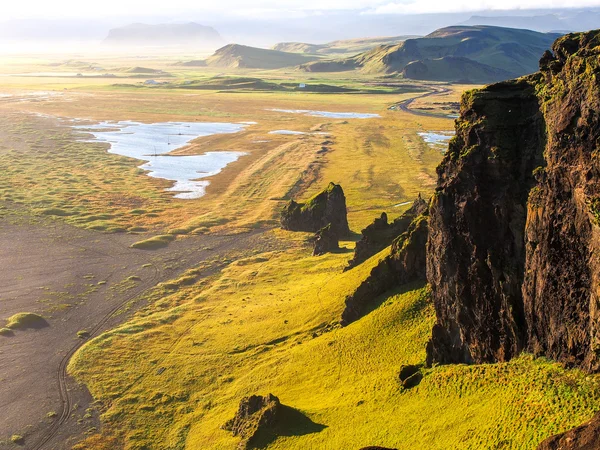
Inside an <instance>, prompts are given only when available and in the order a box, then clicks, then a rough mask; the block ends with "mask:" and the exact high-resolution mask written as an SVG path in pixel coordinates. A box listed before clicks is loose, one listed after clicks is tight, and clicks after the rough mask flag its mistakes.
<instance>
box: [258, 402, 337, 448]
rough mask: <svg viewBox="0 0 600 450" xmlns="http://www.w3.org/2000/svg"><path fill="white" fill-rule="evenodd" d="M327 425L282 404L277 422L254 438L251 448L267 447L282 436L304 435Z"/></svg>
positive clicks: (316, 431) (317, 431) (318, 430)
mask: <svg viewBox="0 0 600 450" xmlns="http://www.w3.org/2000/svg"><path fill="white" fill-rule="evenodd" d="M325 428H327V425H322V424H320V423H315V422H313V421H312V420H310V418H309V417H307V416H305V415H304V414H303V413H302V412H300V411H298V410H297V409H294V408H291V407H290V406H286V405H281V413H280V416H279V419H278V420H277V424H276V425H275V426H274V427H273V428H271V429H263V430H261V431H260V432H259V433H258V435H257V436H256V437H255V438H254V439H253V442H252V447H251V448H257V449H258V448H265V447H267V446H268V445H269V444H271V443H273V442H274V441H275V439H277V438H278V437H280V436H304V435H306V434H312V433H319V432H320V431H323V430H324V429H325Z"/></svg>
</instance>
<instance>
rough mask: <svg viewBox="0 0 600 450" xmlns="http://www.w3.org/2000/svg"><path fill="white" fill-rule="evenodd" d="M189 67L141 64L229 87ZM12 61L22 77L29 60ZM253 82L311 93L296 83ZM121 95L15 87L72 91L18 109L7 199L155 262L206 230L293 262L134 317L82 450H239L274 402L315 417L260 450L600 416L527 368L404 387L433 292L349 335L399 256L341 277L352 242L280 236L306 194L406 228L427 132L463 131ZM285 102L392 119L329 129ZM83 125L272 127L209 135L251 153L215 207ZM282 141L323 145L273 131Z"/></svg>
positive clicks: (20, 85)
mask: <svg viewBox="0 0 600 450" xmlns="http://www.w3.org/2000/svg"><path fill="white" fill-rule="evenodd" d="M101 62H103V63H104V64H107V63H108V65H111V66H113V67H116V66H132V65H139V64H138V63H135V64H134V62H132V61H112V60H110V61H101ZM173 62H174V61H173V60H169V61H164V60H162V61H161V60H158V59H157V60H155V61H153V60H149V61H145V62H144V64H143V65H144V66H150V67H154V68H160V69H163V70H165V71H169V72H170V73H172V74H173V75H174V77H175V79H176V80H179V81H182V80H186V79H203V78H206V79H208V78H210V77H212V76H214V75H216V72H211V71H207V72H206V71H201V70H199V69H190V70H186V71H184V70H183V69H181V68H174V67H173V66H172V65H171V64H172V63H173ZM14 64H15V66H14V67H13V66H11V67H13V69H14V71H15V73H18V70H21V69H22V67H20V66H18V64H21V65H22V64H23V62H22V61H21V62H15V63H14ZM28 64H30V65H36V64H37V65H38V66H41V65H43V64H45V62H43V61H40V60H36V61H32V62H29V63H28ZM36 67H37V66H36ZM11 70H12V69H11ZM238 75H252V76H256V77H260V78H262V79H264V80H267V81H294V82H300V81H306V79H307V76H306V74H299V73H296V72H294V71H268V72H266V71H262V72H261V71H256V72H253V73H250V74H248V73H246V72H241V73H239V74H238ZM345 76H347V75H345ZM149 78H151V77H149ZM3 81H4V80H3ZM309 81H310V82H314V83H329V84H335V85H344V86H349V87H359V86H364V84H365V83H368V82H370V80H366V79H363V78H361V77H360V76H358V75H357V76H349V77H348V78H344V79H340V78H339V77H337V75H331V74H329V75H327V74H325V75H319V76H318V77H314V78H313V79H312V80H309ZM371 81H372V80H371ZM118 82H119V83H125V84H130V86H113V85H112V84H114V83H115V80H107V79H92V80H87V79H85V80H77V79H71V78H69V79H57V78H48V79H38V78H27V77H15V78H7V81H6V82H5V83H4V86H3V89H4V91H6V92H12V93H23V92H28V91H31V90H56V91H57V92H60V95H57V96H56V97H52V98H51V99H49V100H47V101H23V102H10V101H4V100H1V99H0V108H1V109H2V110H3V114H2V115H1V116H0V131H1V133H0V135H1V136H2V138H1V139H0V165H2V167H3V172H2V175H1V176H0V200H1V201H3V204H5V205H8V206H10V207H11V208H10V210H11V211H13V210H17V211H24V212H25V213H27V214H31V215H34V216H35V215H45V216H51V217H54V218H55V219H56V220H61V221H66V222H68V223H71V224H73V225H75V226H78V227H84V228H89V229H92V230H95V231H97V232H98V233H106V232H129V233H142V234H143V235H141V236H140V241H139V242H138V243H137V244H134V247H137V248H142V249H148V250H151V249H153V248H157V247H160V246H164V245H168V244H169V242H171V241H172V240H173V239H175V238H177V239H185V236H186V235H188V234H203V233H211V232H227V233H242V232H246V231H249V230H253V229H257V228H264V229H265V230H266V231H265V232H266V233H269V234H271V235H272V237H273V238H274V239H277V240H279V241H280V242H283V243H285V245H284V246H283V247H284V248H286V250H283V251H274V252H273V251H272V252H268V253H260V252H259V251H257V253H256V254H255V255H254V256H253V257H250V258H246V259H242V260H234V261H223V262H222V265H223V267H224V268H223V270H222V271H220V272H217V273H216V274H213V275H211V276H209V277H203V275H202V273H203V269H202V268H196V269H195V270H194V269H192V270H190V271H189V272H188V273H186V274H184V275H183V276H181V277H180V278H178V279H175V280H171V281H169V282H167V283H163V284H160V285H158V286H156V287H155V288H154V289H153V290H151V291H150V292H147V293H146V294H145V295H144V296H143V298H141V299H139V301H140V302H141V303H139V304H144V305H146V306H144V307H143V308H142V309H141V310H140V311H139V312H137V313H136V314H135V315H134V316H133V317H132V318H131V320H128V321H126V322H125V323H123V324H122V325H120V326H119V327H117V328H116V329H114V330H111V331H109V332H107V333H104V334H102V335H101V336H99V337H97V338H95V339H93V340H91V341H90V342H88V343H87V344H86V345H85V346H84V347H83V348H82V349H81V350H80V351H79V352H77V353H76V355H75V357H74V358H73V359H72V360H71V363H70V365H69V372H70V373H71V374H72V375H73V376H74V377H75V379H76V380H77V381H78V382H80V383H84V384H85V385H86V386H87V387H88V388H89V390H90V392H91V393H92V395H93V396H94V398H95V399H96V400H97V402H96V405H95V408H96V409H98V410H99V411H100V413H101V420H102V427H101V428H100V429H99V430H90V431H89V433H88V436H87V437H86V438H85V440H84V441H83V442H81V443H80V444H79V445H78V448H80V449H83V448H85V449H94V450H96V449H107V450H108V449H115V448H125V449H183V448H188V449H194V450H195V449H233V448H236V446H237V443H238V438H235V437H233V436H232V435H231V433H229V432H227V431H225V430H223V429H221V426H222V425H223V424H224V423H225V422H226V421H227V420H228V419H230V418H231V417H232V416H233V415H234V413H235V411H236V409H237V405H238V403H239V400H240V399H241V398H242V397H243V396H246V395H251V394H267V393H272V394H274V395H276V396H278V397H279V398H280V399H281V401H282V403H283V404H285V405H287V406H289V407H291V408H293V409H294V410H295V411H296V413H297V414H296V415H294V416H293V417H288V418H286V419H285V420H282V422H281V423H279V424H278V428H277V430H276V435H265V436H262V438H261V439H262V441H261V442H260V443H259V444H260V446H262V448H271V449H319V450H321V449H332V450H337V449H353V448H355V449H358V448H360V447H362V446H367V445H382V446H387V447H393V448H418V449H448V448H460V449H467V448H472V449H479V448H495V449H500V448H502V449H509V448H514V449H523V448H525V449H530V448H535V446H536V445H537V443H539V441H540V440H542V439H543V438H545V437H547V436H548V435H550V434H553V433H555V432H558V431H561V430H565V429H567V428H570V427H572V426H575V425H578V424H580V423H581V422H582V421H584V420H585V419H588V418H589V417H591V415H592V414H593V412H594V411H595V408H596V406H595V405H596V404H597V402H598V400H599V397H600V388H599V385H598V380H597V378H596V377H594V376H586V375H585V374H583V373H581V372H579V371H577V370H565V369H563V368H561V367H559V366H558V365H557V364H554V363H552V362H549V361H546V360H543V359H534V358H533V357H531V356H529V355H524V356H522V357H520V358H518V359H516V360H514V361H512V362H510V363H505V364H493V365H481V366H464V365H458V366H443V367H434V368H431V369H425V368H422V369H421V370H422V371H423V373H424V375H425V377H424V379H423V381H422V382H421V383H420V384H419V385H418V386H417V387H415V388H412V389H410V390H405V389H404V388H403V387H402V386H401V384H400V382H399V380H398V371H399V369H400V366H401V365H403V364H423V363H424V360H425V344H426V342H427V340H428V338H429V336H430V333H431V327H432V325H433V322H434V312H433V307H432V305H431V302H430V300H429V295H428V288H427V286H425V285H423V284H418V283H417V284H411V285H407V286H404V287H402V288H400V289H397V290H395V291H392V292H389V293H387V294H386V295H384V296H382V297H381V298H380V299H378V300H379V302H376V303H380V306H378V307H377V308H376V309H374V310H373V311H372V312H371V313H370V314H368V315H367V316H366V317H364V318H362V319H361V320H359V321H357V322H355V323H353V324H351V325H350V326H348V327H346V328H341V327H340V326H339V325H338V320H339V319H340V315H341V312H342V310H343V307H344V299H345V297H346V296H347V295H349V294H351V293H352V292H353V290H354V289H355V288H356V287H357V286H358V285H359V284H360V282H361V281H362V280H363V279H365V278H366V276H367V275H368V274H369V272H370V270H371V268H372V267H373V266H374V265H375V264H376V263H377V261H378V260H379V259H380V258H381V257H383V256H384V255H385V254H386V252H387V251H388V250H384V251H383V252H382V253H380V254H379V255H376V256H375V257H373V258H371V259H370V260H368V261H367V262H365V263H363V264H362V265H360V266H358V267H356V268H355V269H352V270H351V271H348V272H342V269H343V268H344V267H345V265H346V264H347V261H348V259H349V258H350V256H351V253H350V252H351V250H352V248H353V246H354V243H353V242H352V241H346V242H342V247H343V249H342V251H341V252H339V253H335V254H328V255H325V256H321V257H313V256H310V254H311V249H310V246H309V244H308V238H309V235H308V234H303V233H288V232H283V231H281V230H278V229H276V228H275V229H273V227H276V226H277V222H278V217H279V211H280V209H281V207H282V206H283V204H284V203H285V202H286V201H287V200H288V199H289V198H292V197H293V198H297V199H299V200H302V199H306V198H308V197H309V196H311V195H313V194H315V193H316V192H318V191H319V190H321V189H322V188H324V187H325V186H326V185H327V184H328V183H329V182H330V181H333V182H336V183H340V184H341V185H342V187H343V189H344V191H345V194H346V198H347V206H348V211H349V216H348V219H349V223H350V227H351V229H352V230H353V231H355V232H360V230H361V228H363V227H365V226H366V225H368V224H369V223H370V222H372V220H373V219H374V218H375V217H377V216H379V215H380V214H381V212H383V211H386V212H387V213H388V215H389V216H390V218H392V219H393V218H394V217H396V216H397V215H399V214H400V213H401V212H402V211H403V210H404V209H406V208H407V207H408V205H407V204H406V203H407V202H410V201H412V200H414V199H415V198H416V196H417V195H418V194H419V193H421V194H422V195H423V197H424V198H428V197H429V196H430V195H431V194H432V192H433V189H434V187H435V182H436V173H435V168H436V166H437V164H438V163H439V161H440V160H441V153H440V152H439V150H436V149H432V148H430V147H429V146H427V145H426V144H425V143H424V142H423V140H422V139H421V138H420V137H419V136H418V134H417V133H418V132H422V131H443V130H451V129H452V128H453V122H452V120H451V119H448V118H439V117H425V116H416V115H410V114H406V113H404V112H401V111H391V110H389V109H388V108H389V106H391V105H393V104H395V103H397V102H399V101H402V100H404V99H407V98H410V97H413V96H415V95H417V94H414V93H400V94H391V93H384V92H382V93H380V94H379V93H369V94H305V93H301V92H218V91H210V90H209V91H204V90H203V91H197V90H186V89H173V88H169V87H164V88H145V87H139V86H138V83H140V80H139V79H124V80H121V79H119V80H118ZM450 88H451V92H450V93H449V94H445V95H444V96H442V98H438V97H436V96H432V97H428V98H427V99H423V100H419V101H418V102H417V103H416V106H418V107H420V108H427V107H429V106H431V105H433V106H432V107H433V108H437V107H438V106H436V105H434V103H435V102H448V101H456V100H457V99H458V96H459V94H460V92H461V91H462V90H463V89H465V88H466V87H465V86H450ZM423 89H424V91H426V90H427V88H426V86H425V87H423ZM272 108H279V109H307V110H325V111H343V112H364V113H377V114H379V115H380V116H381V117H379V118H375V119H366V120H358V119H348V120H340V119H326V118H322V117H309V116H304V115H292V114H284V113H280V112H274V111H271V109H272ZM35 113H37V114H44V115H47V116H50V117H47V116H39V115H35ZM69 118H71V119H72V118H85V119H88V120H91V121H102V120H136V121H142V122H159V121H188V120H190V121H191V120H199V121H217V122H243V121H252V122H257V123H256V124H254V125H251V126H249V127H248V128H247V129H246V130H245V131H243V132H240V133H237V134H232V135H217V136H210V137H207V138H202V139H198V140H196V141H194V142H193V143H192V145H190V146H189V147H187V148H185V149H183V150H182V151H180V153H184V154H197V153H201V152H205V151H216V150H236V151H244V152H246V153H247V156H244V157H242V158H240V159H239V160H238V161H237V162H235V163H233V164H231V165H230V166H228V167H227V168H226V169H225V170H223V172H222V173H221V174H219V175H217V176H214V177H211V179H210V181H211V185H210V186H209V188H208V191H207V195H206V196H205V197H203V198H201V199H198V200H177V199H173V198H172V196H171V194H170V193H168V192H166V191H164V189H165V188H166V187H168V186H169V183H168V182H166V181H164V180H159V179H154V178H150V177H148V176H147V175H145V174H144V173H143V171H141V170H140V169H138V167H137V166H138V165H139V161H135V160H132V159H128V158H124V157H120V156H117V155H112V154H108V153H107V152H106V149H107V147H106V145H103V144H98V143H85V142H81V141H80V140H79V136H78V134H77V133H75V132H74V131H72V129H71V128H70V127H69V126H68V125H65V123H64V122H63V121H61V120H62V119H69ZM278 129H292V130H297V131H304V132H307V133H315V132H317V133H323V134H307V135H303V136H281V135H272V134H269V131H273V130H278ZM264 141H267V142H264ZM323 148H326V149H327V150H326V151H324V152H323V151H322V150H323ZM0 212H1V211H0ZM11 213H12V212H11ZM5 214H9V213H6V212H5Z"/></svg>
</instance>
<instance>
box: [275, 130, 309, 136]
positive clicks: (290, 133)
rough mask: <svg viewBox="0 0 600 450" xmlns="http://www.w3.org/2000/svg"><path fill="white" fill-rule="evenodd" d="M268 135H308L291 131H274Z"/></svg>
mask: <svg viewBox="0 0 600 450" xmlns="http://www.w3.org/2000/svg"><path fill="white" fill-rule="evenodd" d="M269 134H289V135H294V136H295V135H301V134H308V133H305V132H304V131H292V130H274V131H269Z"/></svg>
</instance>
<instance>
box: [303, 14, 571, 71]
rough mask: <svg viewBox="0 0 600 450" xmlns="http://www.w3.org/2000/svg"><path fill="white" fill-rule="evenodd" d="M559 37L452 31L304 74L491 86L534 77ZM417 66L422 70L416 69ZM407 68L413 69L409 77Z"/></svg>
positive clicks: (315, 65)
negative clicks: (381, 76) (394, 77)
mask: <svg viewBox="0 0 600 450" xmlns="http://www.w3.org/2000/svg"><path fill="white" fill-rule="evenodd" d="M558 36H559V35H558V34H554V33H538V32H535V31H530V30H521V29H514V28H501V27H492V26H473V27H469V26H453V27H446V28H441V29H439V30H437V31H434V32H433V33H431V34H429V35H427V36H425V37H423V38H417V39H407V40H406V41H404V42H402V43H400V44H396V45H382V46H378V47H376V48H374V49H372V50H369V51H367V52H364V53H361V54H359V55H356V56H354V57H351V58H346V59H342V60H330V61H318V62H312V63H308V64H305V65H302V66H301V67H300V69H301V70H305V71H309V72H325V71H340V70H353V69H360V70H361V71H362V72H364V73H370V74H393V73H398V74H401V73H404V75H405V76H407V77H410V76H419V77H421V78H419V79H425V80H445V81H459V80H461V81H465V80H470V81H472V82H492V81H497V80H498V79H501V78H508V77H518V76H521V75H525V74H528V73H532V72H535V71H536V70H537V65H538V60H539V55H540V54H542V53H543V52H544V51H545V50H547V49H548V48H550V46H551V44H552V42H553V41H554V40H555V39H556V38H557V37H558ZM448 58H450V59H448ZM469 61H471V62H469ZM415 62H422V64H418V65H414V64H415ZM409 64H412V67H409V68H408V70H406V71H405V68H407V66H408V65H409ZM425 68H427V70H424V69H425ZM448 69H451V70H450V71H448ZM473 71H474V72H473ZM423 77H425V78H423ZM475 80H477V81H475Z"/></svg>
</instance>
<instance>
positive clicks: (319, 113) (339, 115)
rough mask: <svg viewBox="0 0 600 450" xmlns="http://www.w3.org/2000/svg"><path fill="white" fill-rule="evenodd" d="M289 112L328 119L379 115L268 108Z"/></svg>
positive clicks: (374, 115) (365, 117)
mask: <svg viewBox="0 0 600 450" xmlns="http://www.w3.org/2000/svg"><path fill="white" fill-rule="evenodd" d="M268 111H276V112H282V113H289V114H303V115H305V116H314V117H327V118H329V119H373V118H375V117H381V116H380V115H379V114H367V113H355V112H331V111H313V110H310V109H269V110H268Z"/></svg>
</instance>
